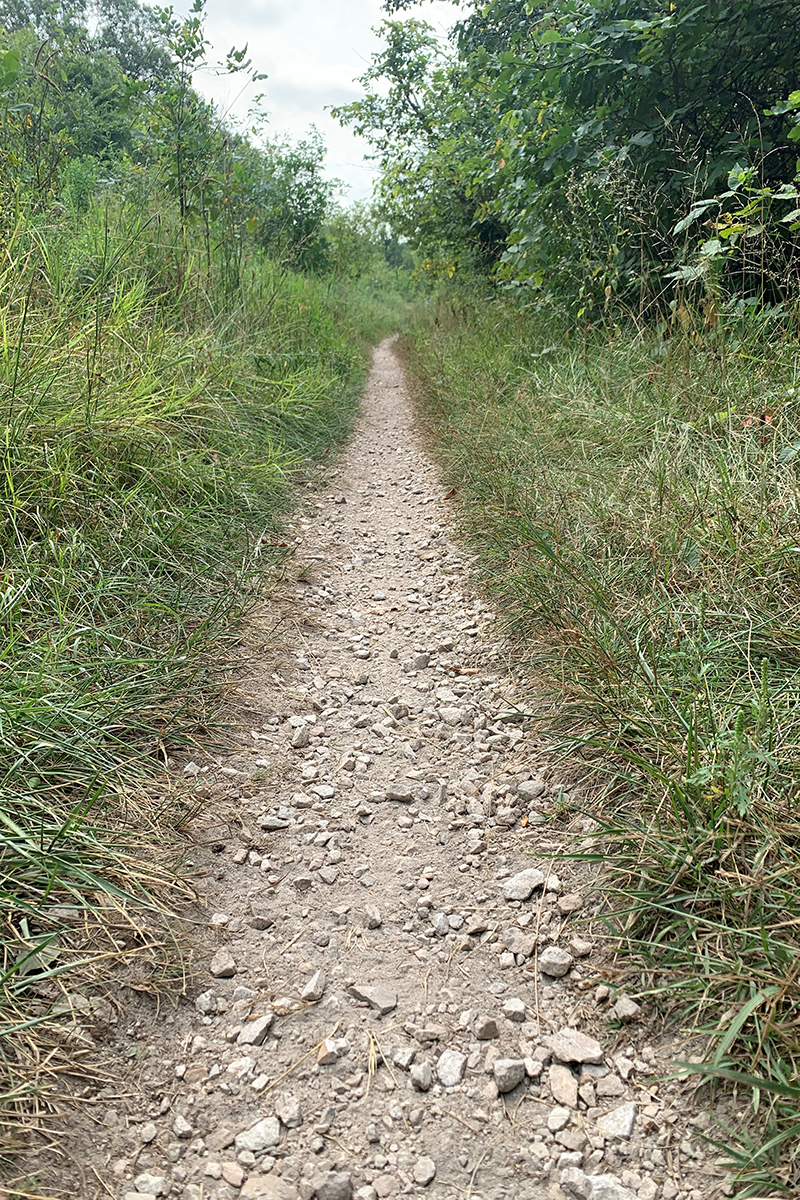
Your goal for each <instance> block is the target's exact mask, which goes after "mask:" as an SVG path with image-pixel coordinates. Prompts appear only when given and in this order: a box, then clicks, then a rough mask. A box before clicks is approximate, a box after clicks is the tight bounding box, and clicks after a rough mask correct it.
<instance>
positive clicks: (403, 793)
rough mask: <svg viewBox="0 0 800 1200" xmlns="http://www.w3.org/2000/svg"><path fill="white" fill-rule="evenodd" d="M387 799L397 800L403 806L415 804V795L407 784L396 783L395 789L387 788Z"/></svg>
mask: <svg viewBox="0 0 800 1200" xmlns="http://www.w3.org/2000/svg"><path fill="white" fill-rule="evenodd" d="M386 799H387V800H397V801H399V802H400V803H401V804H413V802H414V793H413V791H412V790H411V788H410V787H408V786H407V785H406V784H404V783H396V784H394V786H393V787H390V788H387V791H386Z"/></svg>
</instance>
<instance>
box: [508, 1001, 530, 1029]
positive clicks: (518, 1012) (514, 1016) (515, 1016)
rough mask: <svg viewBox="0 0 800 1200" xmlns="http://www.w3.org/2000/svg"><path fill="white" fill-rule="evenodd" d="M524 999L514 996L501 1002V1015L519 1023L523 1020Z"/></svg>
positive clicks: (524, 1011) (524, 1010)
mask: <svg viewBox="0 0 800 1200" xmlns="http://www.w3.org/2000/svg"><path fill="white" fill-rule="evenodd" d="M525 1013H526V1008H525V1001H524V1000H519V999H518V998H516V997H513V998H512V999H509V1000H506V1001H505V1003H504V1004H503V1016H504V1017H505V1018H506V1019H507V1020H509V1021H516V1022H517V1023H519V1024H521V1023H522V1022H523V1021H524V1020H525Z"/></svg>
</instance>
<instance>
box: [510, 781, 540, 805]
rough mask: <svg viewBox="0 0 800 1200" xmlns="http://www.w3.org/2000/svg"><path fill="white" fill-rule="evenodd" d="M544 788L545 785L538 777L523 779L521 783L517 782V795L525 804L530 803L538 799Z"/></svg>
mask: <svg viewBox="0 0 800 1200" xmlns="http://www.w3.org/2000/svg"><path fill="white" fill-rule="evenodd" d="M544 789H545V785H544V784H543V783H542V781H541V780H540V779H524V780H523V781H522V783H518V784H517V795H518V796H519V798H520V799H521V800H524V801H525V802H526V804H531V803H533V801H534V800H538V799H539V797H540V796H541V795H542V794H543V792H544Z"/></svg>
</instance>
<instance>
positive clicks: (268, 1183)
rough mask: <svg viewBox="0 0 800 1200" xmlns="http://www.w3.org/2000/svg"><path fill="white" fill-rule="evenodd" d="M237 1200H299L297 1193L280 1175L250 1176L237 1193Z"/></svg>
mask: <svg viewBox="0 0 800 1200" xmlns="http://www.w3.org/2000/svg"><path fill="white" fill-rule="evenodd" d="M239 1200H299V1193H298V1191H297V1188H296V1187H293V1186H292V1184H291V1183H289V1182H288V1180H286V1179H281V1177H280V1175H251V1176H250V1178H249V1179H248V1180H247V1182H246V1183H245V1185H244V1187H243V1188H242V1190H241V1192H240V1193H239Z"/></svg>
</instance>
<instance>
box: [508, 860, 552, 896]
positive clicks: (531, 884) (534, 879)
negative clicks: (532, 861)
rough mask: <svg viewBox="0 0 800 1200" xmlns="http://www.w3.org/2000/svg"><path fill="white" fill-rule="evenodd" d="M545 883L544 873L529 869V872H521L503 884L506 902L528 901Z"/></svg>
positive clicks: (532, 868) (533, 868)
mask: <svg viewBox="0 0 800 1200" xmlns="http://www.w3.org/2000/svg"><path fill="white" fill-rule="evenodd" d="M543 883H544V875H543V874H542V872H541V871H537V869H536V868H535V867H529V868H528V870H527V871H520V872H519V873H518V874H517V875H512V876H511V878H510V879H506V880H505V881H504V882H503V896H504V897H505V899H506V900H527V899H528V897H529V896H531V895H533V893H534V892H535V891H536V889H537V888H540V887H541V886H542V884H543Z"/></svg>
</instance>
